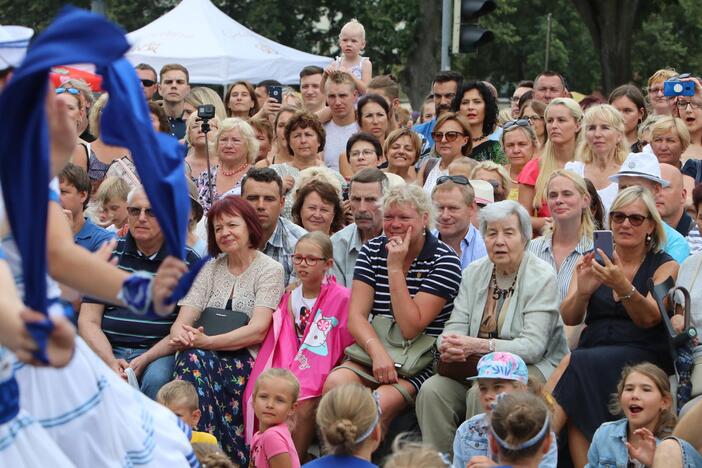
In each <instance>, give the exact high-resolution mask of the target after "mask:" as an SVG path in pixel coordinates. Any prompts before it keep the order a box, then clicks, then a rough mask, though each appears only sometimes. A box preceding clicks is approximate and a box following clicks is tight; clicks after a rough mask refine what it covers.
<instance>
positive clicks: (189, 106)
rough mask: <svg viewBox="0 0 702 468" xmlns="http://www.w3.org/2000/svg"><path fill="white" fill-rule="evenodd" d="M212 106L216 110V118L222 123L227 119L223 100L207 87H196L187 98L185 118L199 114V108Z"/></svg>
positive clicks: (184, 109)
mask: <svg viewBox="0 0 702 468" xmlns="http://www.w3.org/2000/svg"><path fill="white" fill-rule="evenodd" d="M205 104H211V105H213V106H214V108H215V117H217V119H219V120H220V121H222V120H224V119H226V118H227V111H226V109H225V108H224V103H223V102H222V98H221V97H219V94H217V93H216V92H215V91H214V90H212V89H210V88H207V87H205V86H196V87H194V88H192V89H191V90H190V92H189V93H188V95H187V96H185V103H184V104H183V118H184V119H188V118H189V117H190V116H191V115H192V114H197V108H198V106H202V105H205Z"/></svg>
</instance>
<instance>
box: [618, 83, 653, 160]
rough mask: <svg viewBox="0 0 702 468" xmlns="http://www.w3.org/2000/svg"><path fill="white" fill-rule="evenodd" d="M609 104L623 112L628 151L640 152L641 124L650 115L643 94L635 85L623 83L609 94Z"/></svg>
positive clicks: (641, 148) (641, 146)
mask: <svg viewBox="0 0 702 468" xmlns="http://www.w3.org/2000/svg"><path fill="white" fill-rule="evenodd" d="M609 104H610V105H612V106H613V107H614V108H615V109H617V110H618V111H619V112H621V114H622V118H623V119H624V133H625V135H626V147H627V148H628V152H630V153H640V152H641V151H642V150H643V145H642V144H641V142H640V141H639V125H640V124H641V122H643V121H644V120H646V117H648V112H646V102H645V100H644V97H643V94H641V91H639V88H637V87H636V86H634V85H630V84H625V85H621V86H620V87H618V88H616V89H615V90H614V91H612V93H611V94H610V95H609Z"/></svg>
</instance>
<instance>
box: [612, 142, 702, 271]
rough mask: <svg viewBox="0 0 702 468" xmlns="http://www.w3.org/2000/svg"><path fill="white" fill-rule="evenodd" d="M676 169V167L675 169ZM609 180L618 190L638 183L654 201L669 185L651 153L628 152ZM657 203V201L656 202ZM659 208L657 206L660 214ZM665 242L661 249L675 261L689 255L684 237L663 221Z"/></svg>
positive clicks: (688, 248)
mask: <svg viewBox="0 0 702 468" xmlns="http://www.w3.org/2000/svg"><path fill="white" fill-rule="evenodd" d="M676 170H677V169H676ZM609 180H611V181H612V182H617V183H618V184H619V190H620V191H621V190H624V189H625V188H627V187H631V186H634V185H640V186H641V187H644V188H647V189H648V190H650V191H651V193H652V194H653V196H654V198H655V199H656V201H658V199H659V198H660V194H661V191H662V190H663V189H665V188H666V187H668V186H670V182H669V181H667V180H665V179H663V178H662V177H661V167H660V164H659V163H658V159H656V156H655V155H654V154H653V153H649V152H646V151H645V152H643V153H630V154H629V156H628V157H627V158H626V161H624V164H622V166H621V168H620V169H619V172H618V173H616V174H614V175H611V176H609ZM656 204H657V205H658V203H656ZM660 211H661V208H660V207H658V212H659V214H660ZM663 228H664V230H665V238H666V243H665V247H663V250H664V251H665V252H666V253H667V254H668V255H670V256H671V257H673V258H674V259H675V261H676V262H678V263H682V262H684V261H685V259H686V258H687V257H689V256H690V247H689V246H688V244H687V241H686V240H685V238H684V237H683V236H682V235H681V234H680V233H679V232H678V231H676V230H675V229H673V228H672V227H670V226H669V225H668V223H666V222H664V223H663Z"/></svg>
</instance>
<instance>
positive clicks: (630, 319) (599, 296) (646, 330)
mask: <svg viewBox="0 0 702 468" xmlns="http://www.w3.org/2000/svg"><path fill="white" fill-rule="evenodd" d="M609 225H610V228H611V229H612V232H613V237H614V251H613V252H614V254H613V256H612V258H609V257H608V256H607V254H606V253H605V252H603V251H602V250H599V249H598V250H597V252H591V253H588V254H586V255H585V256H583V257H582V258H581V259H580V260H579V261H578V263H577V264H576V267H575V271H574V273H573V279H572V280H571V282H570V287H569V290H568V294H567V296H566V298H565V299H564V300H563V303H562V304H561V315H562V316H563V321H564V322H565V324H566V325H571V326H574V325H578V324H579V323H581V322H582V321H583V319H584V320H585V324H586V328H585V329H584V331H583V333H582V335H581V336H580V341H579V342H578V347H577V348H576V349H575V350H573V351H572V353H571V354H570V355H569V357H568V358H567V359H564V360H563V362H562V363H561V365H559V368H558V369H557V370H556V372H554V375H553V376H552V377H551V380H550V381H549V386H551V387H552V386H553V385H554V384H555V390H554V392H553V395H554V397H555V398H556V400H557V404H556V407H555V416H554V432H556V433H557V434H558V433H560V431H561V430H562V429H563V428H565V427H566V426H567V430H568V446H569V449H570V453H571V457H572V459H573V463H574V465H575V466H584V465H585V464H586V463H587V451H588V447H589V444H590V441H591V440H592V436H593V434H594V433H595V430H597V428H598V427H599V426H600V425H601V424H602V423H603V422H606V421H610V420H612V419H613V416H612V415H611V414H610V413H609V412H608V403H609V401H610V397H611V395H612V394H613V393H614V392H615V391H616V385H617V382H618V381H619V378H620V374H621V371H622V368H623V367H624V366H625V365H633V364H637V363H639V362H644V361H648V362H651V363H653V364H655V365H657V366H658V367H660V368H662V369H664V370H666V371H667V372H668V373H670V372H672V363H671V357H670V352H669V350H668V339H667V338H666V332H665V328H664V327H663V325H662V324H661V315H660V311H659V310H658V306H657V305H656V301H655V300H654V299H653V297H652V296H651V294H650V292H649V289H648V280H649V278H652V279H653V282H654V283H655V284H659V283H662V282H663V281H665V280H666V279H667V278H668V277H669V276H672V277H673V278H674V279H675V278H676V277H677V273H678V264H677V263H676V262H675V261H674V260H673V259H672V258H671V257H670V256H669V255H668V254H666V253H664V252H663V251H662V250H661V247H662V246H663V244H664V243H665V231H664V228H663V221H661V218H660V215H659V214H658V210H657V209H656V204H655V201H654V200H653V196H652V195H651V193H650V192H649V191H648V190H647V189H645V188H643V187H640V186H634V187H629V188H626V189H624V190H622V191H621V192H620V193H619V195H618V196H617V198H616V199H615V200H614V203H613V204H612V207H611V210H610V212H609ZM595 254H597V255H598V256H599V257H601V260H596V258H595ZM582 382H589V385H588V386H587V387H586V386H583V385H582Z"/></svg>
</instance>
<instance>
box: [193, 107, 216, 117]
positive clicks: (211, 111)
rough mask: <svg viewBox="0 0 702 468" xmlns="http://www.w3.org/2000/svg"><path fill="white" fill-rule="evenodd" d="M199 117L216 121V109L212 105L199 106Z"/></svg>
mask: <svg viewBox="0 0 702 468" xmlns="http://www.w3.org/2000/svg"><path fill="white" fill-rule="evenodd" d="M197 116H198V117H199V118H201V119H214V116H215V107H214V106H213V105H212V104H203V105H201V106H197Z"/></svg>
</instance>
